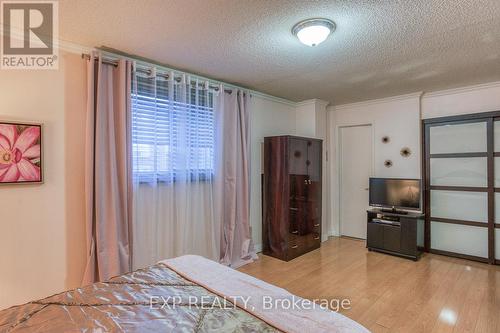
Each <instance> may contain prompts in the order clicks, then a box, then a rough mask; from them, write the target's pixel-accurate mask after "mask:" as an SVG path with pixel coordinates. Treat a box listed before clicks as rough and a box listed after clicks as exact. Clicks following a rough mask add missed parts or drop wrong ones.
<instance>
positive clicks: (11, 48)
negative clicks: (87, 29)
mask: <svg viewBox="0 0 500 333" xmlns="http://www.w3.org/2000/svg"><path fill="white" fill-rule="evenodd" d="M0 17H1V28H2V30H1V43H2V48H1V52H0V68H1V69H58V65H59V64H58V49H57V47H56V46H55V45H54V43H55V42H56V41H57V40H58V26H57V23H58V3H57V1H1V14H0Z"/></svg>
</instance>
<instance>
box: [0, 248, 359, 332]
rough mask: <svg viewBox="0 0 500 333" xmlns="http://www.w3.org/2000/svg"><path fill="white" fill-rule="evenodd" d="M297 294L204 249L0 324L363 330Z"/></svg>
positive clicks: (28, 308)
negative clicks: (208, 255)
mask: <svg viewBox="0 0 500 333" xmlns="http://www.w3.org/2000/svg"><path fill="white" fill-rule="evenodd" d="M284 300H288V301H285V302H283V301H284ZM300 300H302V299H300V298H298V297H296V296H294V295H292V294H290V293H289V292H287V291H286V290H284V289H281V288H277V287H275V286H273V285H270V284H268V283H265V282H263V281H261V280H258V279H256V278H253V277H251V276H249V275H246V274H243V273H241V272H238V271H236V270H233V269H231V268H228V267H225V266H223V265H220V264H218V263H215V262H213V261H210V260H208V259H205V258H203V257H200V256H182V257H178V258H174V259H169V260H164V261H161V262H159V263H157V264H155V265H153V266H150V267H147V268H145V269H140V270H137V271H134V272H131V273H127V274H124V275H121V276H117V277H115V278H112V279H110V280H109V281H106V282H98V283H94V284H91V285H88V286H85V287H82V288H78V289H74V290H70V291H66V292H63V293H60V294H57V295H53V296H50V297H47V298H44V299H41V300H37V301H32V302H29V303H27V304H24V305H19V306H14V307H11V308H9V309H6V310H3V311H0V332H301V333H307V332H354V333H355V332H368V331H367V330H366V329H365V328H364V327H362V326H361V325H359V324H358V323H356V322H354V321H352V320H350V319H348V318H347V317H345V316H343V315H341V314H338V313H335V312H333V311H330V310H328V309H324V308H321V307H319V306H314V304H310V303H312V302H310V303H307V304H308V305H307V306H304V304H302V303H301V302H300ZM278 301H280V302H278ZM292 301H293V302H295V303H296V304H299V306H295V305H293V307H290V306H291V303H290V302H292ZM278 304H279V305H278ZM283 304H287V306H283Z"/></svg>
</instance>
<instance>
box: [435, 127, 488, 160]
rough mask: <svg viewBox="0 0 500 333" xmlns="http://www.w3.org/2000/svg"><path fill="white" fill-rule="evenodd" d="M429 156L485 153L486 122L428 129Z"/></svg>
mask: <svg viewBox="0 0 500 333" xmlns="http://www.w3.org/2000/svg"><path fill="white" fill-rule="evenodd" d="M430 145H431V147H430V148H431V154H441V153H472V152H474V153H477V152H486V122H480V123H469V124H457V125H442V126H433V127H431V128H430Z"/></svg>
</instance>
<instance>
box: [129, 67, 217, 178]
mask: <svg viewBox="0 0 500 333" xmlns="http://www.w3.org/2000/svg"><path fill="white" fill-rule="evenodd" d="M213 97H214V96H213V92H211V91H209V90H206V89H203V88H200V87H199V86H198V85H196V86H195V85H190V84H179V83H174V82H169V81H167V80H166V79H164V78H160V77H156V78H149V77H141V76H137V77H136V78H135V80H134V82H133V88H132V150H133V152H132V154H133V175H134V178H135V179H136V180H139V181H143V182H170V181H175V180H178V179H180V178H187V179H188V180H190V181H197V180H207V179H210V178H211V177H212V176H213V169H214V146H215V128H214V126H215V122H214V107H213V104H214V98H213Z"/></svg>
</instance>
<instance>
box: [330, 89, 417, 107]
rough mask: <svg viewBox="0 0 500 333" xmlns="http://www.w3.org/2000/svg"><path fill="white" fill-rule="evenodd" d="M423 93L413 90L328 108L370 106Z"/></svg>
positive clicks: (412, 97) (414, 96)
mask: <svg viewBox="0 0 500 333" xmlns="http://www.w3.org/2000/svg"><path fill="white" fill-rule="evenodd" d="M423 94H424V92H423V91H419V92H415V93H411V94H405V95H397V96H391V97H384V98H378V99H372V100H368V101H362V102H354V103H348V104H341V105H331V106H330V110H343V109H350V108H356V107H363V106H370V105H374V104H383V103H390V102H397V101H402V100H408V99H414V98H420V97H421V96H422V95H423Z"/></svg>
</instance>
